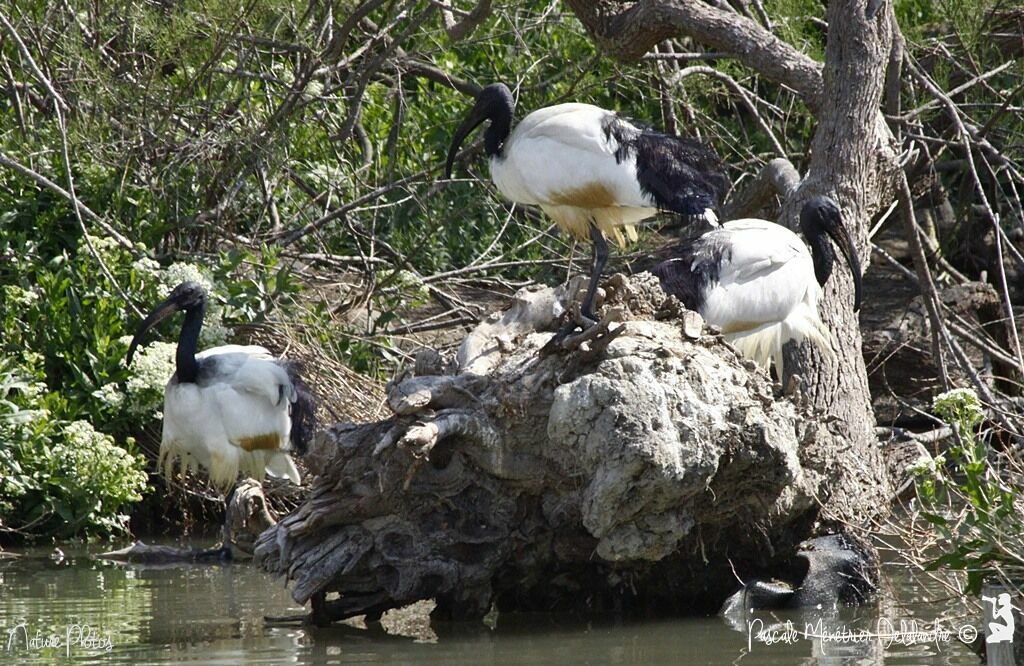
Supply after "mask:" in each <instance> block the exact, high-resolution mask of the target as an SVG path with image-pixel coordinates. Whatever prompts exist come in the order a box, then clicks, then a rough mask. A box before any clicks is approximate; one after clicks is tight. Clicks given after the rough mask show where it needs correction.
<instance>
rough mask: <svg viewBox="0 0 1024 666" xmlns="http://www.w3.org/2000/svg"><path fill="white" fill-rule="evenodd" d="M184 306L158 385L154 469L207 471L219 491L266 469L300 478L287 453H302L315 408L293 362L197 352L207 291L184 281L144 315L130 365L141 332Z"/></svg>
mask: <svg viewBox="0 0 1024 666" xmlns="http://www.w3.org/2000/svg"><path fill="white" fill-rule="evenodd" d="M178 310H184V311H185V320H184V322H183V323H182V326H181V333H180V335H179V336H178V347H177V351H176V354H175V366H176V369H175V372H174V374H173V375H172V376H171V378H170V380H169V381H168V382H167V386H166V387H165V389H164V424H163V437H162V438H161V442H160V455H159V459H158V463H157V465H158V467H160V468H161V469H162V470H163V472H164V474H165V475H168V476H169V475H170V473H171V471H172V469H173V467H174V463H175V461H176V460H179V459H180V460H181V467H182V468H183V469H184V470H186V471H194V470H195V469H196V468H198V467H199V466H202V467H204V468H206V469H207V471H208V472H209V475H210V481H211V482H212V483H213V484H214V486H216V487H217V488H219V489H221V490H225V491H226V490H227V489H228V488H230V487H231V486H232V485H233V484H234V483H235V479H236V478H237V476H238V473H239V471H241V472H243V473H244V474H246V475H248V476H252V477H254V478H256V479H258V480H262V479H263V477H264V473H265V472H270V473H271V474H273V475H274V476H279V477H288V478H289V479H291V480H292V481H293V482H294V483H299V473H298V470H296V469H295V463H294V462H293V461H292V459H291V457H290V456H289V452H290V451H298V452H299V453H304V452H305V450H306V446H307V444H308V441H309V438H310V437H311V435H312V434H313V428H314V423H315V416H314V415H315V406H314V404H313V399H312V396H311V395H310V394H309V392H308V390H307V389H306V387H305V385H304V384H303V383H302V380H301V379H300V378H299V376H298V371H297V369H296V366H295V364H293V363H291V362H289V361H286V360H284V359H277V358H274V357H273V356H272V355H271V354H270V352H268V351H267V350H266V349H264V348H263V347H258V346H242V345H224V346H221V347H214V348H213V349H207V350H206V351H203V352H201V353H198V354H197V353H196V347H197V345H198V341H199V331H200V329H201V328H202V325H203V315H204V314H205V313H206V292H205V291H204V290H203V288H202V287H201V286H200V285H198V284H197V283H195V282H183V283H182V284H179V285H178V286H177V287H175V288H174V290H173V291H172V292H171V294H170V296H168V297H167V299H166V300H165V301H163V302H162V303H160V304H159V305H158V306H156V308H155V309H154V310H153V311H152V312H151V313H150V314H149V316H147V317H146V318H145V319H144V320H143V321H142V323H141V324H139V328H138V330H137V331H136V332H135V337H134V338H133V339H132V341H131V344H130V345H129V347H128V360H127V363H128V364H129V365H130V364H131V362H132V357H133V356H134V354H135V349H136V348H137V347H138V345H139V343H140V342H141V340H142V337H143V336H144V335H145V334H146V332H147V331H148V330H149V329H151V328H152V327H153V326H155V325H157V324H158V323H159V322H160V321H162V320H163V319H165V318H167V317H168V316H170V315H172V314H173V313H175V312H177V311H178Z"/></svg>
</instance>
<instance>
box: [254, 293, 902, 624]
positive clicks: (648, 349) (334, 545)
mask: <svg viewBox="0 0 1024 666" xmlns="http://www.w3.org/2000/svg"><path fill="white" fill-rule="evenodd" d="M606 290H607V293H606V299H605V301H606V302H605V311H606V312H607V313H609V314H610V316H607V317H606V319H605V320H604V323H603V324H600V325H598V326H595V327H593V328H588V329H587V330H585V331H583V332H582V333H579V334H576V336H575V337H572V338H570V337H564V338H562V339H561V340H560V342H559V347H560V348H559V349H558V350H557V353H550V354H540V353H539V352H540V350H541V349H543V348H544V347H545V345H548V344H549V343H550V341H551V339H552V337H554V336H555V335H556V329H557V328H558V325H559V320H560V318H561V317H562V315H563V314H564V313H565V312H567V311H569V304H568V301H569V300H570V298H569V297H568V296H567V294H574V293H576V291H575V285H573V284H570V285H569V286H568V287H567V288H565V289H559V290H552V289H541V290H532V291H530V290H524V291H522V292H520V293H519V294H518V295H517V297H516V300H515V302H514V303H513V305H512V306H511V307H510V308H509V310H507V311H506V312H505V313H503V314H502V315H500V316H494V317H492V318H491V319H490V320H489V321H487V322H485V323H483V324H481V325H480V326H478V327H477V328H476V329H475V330H474V331H473V332H472V333H470V335H469V336H468V337H467V338H466V340H465V341H464V343H463V345H462V347H461V348H460V350H459V352H458V354H457V355H456V359H455V362H454V364H448V363H446V362H444V360H443V359H440V358H439V357H437V355H431V358H426V356H424V358H423V359H422V362H420V359H418V360H417V364H416V366H417V370H419V371H420V372H425V373H426V374H416V373H412V375H411V376H405V377H401V378H399V379H397V380H396V381H394V382H392V385H391V386H390V387H389V391H388V404H389V406H390V407H391V409H392V411H393V412H394V415H393V416H392V417H391V418H389V419H386V420H384V421H380V422H377V423H367V424H361V425H359V424H350V423H341V424H337V425H335V426H334V427H332V428H330V429H329V430H328V431H326V432H325V433H323V434H322V435H321V437H320V438H319V439H318V441H317V442H316V444H315V445H314V447H313V450H312V451H311V452H310V454H309V455H307V458H306V460H307V463H308V465H309V468H310V469H311V470H312V471H313V473H314V474H316V475H317V476H316V478H315V480H314V481H313V484H312V488H311V490H310V492H309V496H308V497H307V499H306V501H305V502H304V503H303V504H302V505H300V506H299V507H298V508H297V509H296V510H295V511H293V512H292V513H291V514H289V515H287V516H285V517H284V518H283V519H281V521H280V522H279V523H278V524H277V525H276V526H274V527H272V528H270V529H268V530H267V531H266V532H264V533H263V534H262V535H261V536H260V538H259V541H258V543H257V546H256V560H257V562H258V563H259V564H260V565H261V566H263V567H264V568H265V569H266V570H267V571H270V572H274V573H276V574H278V575H281V576H284V577H286V578H287V579H289V580H290V581H291V582H292V595H293V597H294V598H295V600H296V601H298V602H299V603H305V602H307V601H311V600H312V602H313V613H312V615H311V616H309V617H308V618H306V619H308V620H309V621H312V622H314V623H324V622H331V621H336V620H338V619H342V618H345V617H351V616H353V615H360V614H367V615H369V616H370V617H374V616H378V615H379V614H380V613H382V612H384V611H385V610H387V609H389V608H394V607H397V606H402V605H405V604H409V603H412V602H414V601H417V600H420V599H434V600H436V602H437V609H436V610H435V613H436V614H439V615H441V616H444V617H451V618H457V617H481V616H483V615H484V614H485V613H487V612H488V610H489V609H490V608H491V607H492V605H497V607H498V608H499V609H501V610H505V609H513V608H514V609H546V610H552V609H560V608H561V609H589V610H608V609H618V610H629V609H647V610H651V609H661V610H666V611H677V612H680V611H693V610H710V609H715V608H717V606H718V605H719V604H720V603H721V602H722V600H723V599H725V597H726V596H728V595H729V594H730V593H731V592H733V591H734V589H735V586H736V582H735V577H734V573H733V571H734V568H735V569H736V570H738V571H740V572H741V573H742V574H744V575H754V574H756V573H758V572H759V571H762V570H763V568H764V567H766V566H768V565H770V564H771V563H772V562H773V561H774V560H775V559H777V558H783V557H785V555H786V554H788V553H791V552H792V550H793V548H795V545H796V544H797V543H798V542H800V541H801V540H803V539H805V538H807V537H808V536H810V535H811V532H812V530H811V526H812V525H814V523H815V521H816V520H818V519H819V518H820V516H821V512H820V510H821V506H820V504H819V501H825V502H826V510H828V511H831V512H832V513H834V514H836V515H837V516H838V517H839V518H847V519H849V518H854V517H858V518H862V517H864V516H867V515H870V514H871V513H872V511H875V510H878V508H879V507H869V506H859V505H857V504H856V501H855V500H854V501H850V500H849V498H848V497H847V495H846V493H845V492H844V489H843V488H837V487H835V486H834V480H835V479H837V478H839V474H838V472H837V470H836V469H834V467H833V466H832V465H831V463H830V462H829V461H830V460H832V459H833V458H834V456H833V455H832V451H834V450H835V449H836V448H838V447H841V446H844V445H845V444H844V443H843V431H842V423H838V422H835V421H832V420H828V419H825V420H822V419H819V418H817V417H816V416H814V415H812V414H809V413H808V412H807V411H806V410H805V409H804V408H802V407H798V406H797V405H794V404H793V403H792V402H791V401H789V400H787V399H779V400H777V399H776V398H775V397H774V396H773V392H772V387H771V384H770V382H769V380H768V377H767V375H766V374H765V373H764V372H763V371H760V370H753V371H751V370H750V369H749V364H747V363H744V362H743V361H741V359H739V358H738V357H737V356H736V355H735V353H734V352H733V351H732V350H731V349H729V348H728V347H726V346H725V345H723V344H721V343H720V341H718V339H717V338H715V337H714V336H709V335H701V334H700V333H699V331H698V332H697V333H694V331H693V325H692V321H691V322H690V324H689V329H688V332H687V333H685V334H684V332H683V330H682V328H683V326H684V321H685V317H684V316H683V315H684V313H680V316H679V317H676V318H671V319H666V320H664V321H653V318H654V315H655V313H656V312H658V311H659V310H664V309H665V308H663V307H662V306H663V305H664V301H665V297H664V295H663V294H662V293H661V291H660V288H659V287H658V284H657V280H656V279H654V278H653V277H652V276H638V277H634V278H632V279H628V280H627V279H625V278H624V277H617V278H613V279H612V280H609V281H608V283H606ZM691 319H692V318H691ZM594 329H596V330H594ZM695 336H696V338H695ZM446 366H447V367H450V368H453V370H450V371H449V373H448V374H444V368H445V367H446ZM867 474H868V477H867V478H868V482H870V474H871V470H867ZM878 478H880V479H881V478H884V472H883V473H882V474H879V475H878ZM864 496H865V495H864V494H861V493H850V497H854V498H858V497H864ZM331 592H337V593H339V594H340V598H338V599H331V600H328V599H327V597H326V595H327V594H328V593H331Z"/></svg>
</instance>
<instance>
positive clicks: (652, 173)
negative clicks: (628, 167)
mask: <svg viewBox="0 0 1024 666" xmlns="http://www.w3.org/2000/svg"><path fill="white" fill-rule="evenodd" d="M636 170H637V180H638V181H639V183H640V189H641V190H643V191H644V192H645V193H647V194H649V195H650V196H651V197H653V198H654V200H655V202H657V204H658V207H659V208H662V209H663V210H667V211H671V212H673V213H677V214H679V215H684V216H690V217H693V216H703V215H704V212H705V211H707V210H711V211H713V212H715V214H716V215H717V214H718V212H719V208H720V206H721V203H722V199H723V198H724V197H725V193H726V191H727V190H728V189H729V180H728V178H727V177H726V175H725V164H724V163H723V162H722V160H721V158H719V156H718V154H717V153H716V152H715V151H714V150H713V149H711V148H710V147H709V146H708V145H706V144H705V143H703V142H701V141H699V140H697V139H690V138H684V137H678V136H673V135H671V134H664V133H662V132H658V131H655V130H652V129H646V130H644V131H642V132H640V134H639V135H638V136H637V139H636Z"/></svg>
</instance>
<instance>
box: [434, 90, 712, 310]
mask: <svg viewBox="0 0 1024 666" xmlns="http://www.w3.org/2000/svg"><path fill="white" fill-rule="evenodd" d="M514 110H515V103H514V101H513V99H512V92H511V91H510V90H509V89H508V87H506V86H505V85H504V84H501V83H495V84H492V85H489V86H487V87H486V88H484V89H483V90H482V91H481V92H480V93H479V95H477V98H476V104H475V105H474V106H473V108H472V109H471V110H470V112H469V114H468V115H467V116H466V118H465V119H464V120H463V121H462V124H461V125H459V127H458V129H456V130H455V135H454V136H453V137H452V144H451V147H450V148H449V150H448V159H447V161H446V163H445V177H446V178H450V177H451V173H452V165H453V163H454V161H455V156H456V154H457V153H458V151H459V147H460V146H461V145H462V142H463V141H464V140H465V139H466V137H467V136H468V135H469V133H470V132H472V131H473V130H474V129H475V128H476V127H477V126H478V125H480V124H481V123H483V122H484V121H487V120H489V121H490V126H489V127H488V128H487V129H486V131H485V132H484V149H485V150H486V152H487V155H488V157H489V158H490V166H491V179H492V180H493V181H494V184H495V185H496V186H497V188H498V191H499V192H501V193H502V194H503V195H504V196H506V197H508V198H509V199H511V200H512V201H515V202H517V203H522V204H532V205H536V206H540V207H541V209H542V210H543V211H544V212H545V213H547V215H548V216H549V217H550V218H551V219H552V220H554V221H555V223H556V224H558V226H559V227H561V228H562V229H563V230H565V231H566V232H568V233H569V234H571V235H572V236H574V237H575V238H577V239H579V240H586V239H588V238H589V239H590V240H591V241H593V244H594V249H593V264H592V269H591V275H590V284H589V285H588V288H587V294H586V297H585V299H584V302H583V306H582V308H581V313H582V314H583V316H584V317H586V318H588V319H590V320H592V321H593V320H595V319H596V317H595V316H594V311H593V304H594V295H595V293H596V291H597V283H598V280H599V278H600V275H601V270H602V269H603V268H604V264H605V262H606V261H607V259H608V244H607V242H606V240H605V237H606V236H611V237H612V238H613V239H614V240H615V242H616V243H618V245H619V246H620V247H624V246H625V243H626V238H628V239H629V240H636V230H635V229H634V227H633V225H635V224H637V223H638V222H640V221H642V220H644V219H647V218H649V217H651V216H653V215H655V214H656V213H658V212H659V211H667V212H671V213H676V214H679V215H682V216H686V217H688V218H690V217H703V218H704V219H705V220H707V221H708V222H709V223H711V224H715V223H717V221H718V218H717V215H716V212H715V211H716V209H717V207H718V204H719V202H720V200H721V198H722V195H723V194H724V193H725V190H726V189H727V186H728V183H727V181H726V178H725V175H724V174H723V173H722V163H721V161H720V160H719V158H718V156H717V155H716V154H715V153H714V151H712V150H711V149H709V148H708V147H707V146H705V145H704V144H702V143H701V142H699V141H696V140H694V139H685V138H680V137H677V136H673V135H671V134H665V133H662V132H658V131H656V130H653V129H650V128H648V127H643V126H641V125H638V124H636V123H634V122H632V121H630V120H628V119H626V118H623V117H622V116H619V115H618V114H616V113H614V112H612V111H606V110H605V109H602V108H600V107H597V106H592V105H590V104H557V105H555V106H548V107H545V108H542V109H538V110H536V111H534V112H532V113H530V114H529V115H527V116H526V117H525V118H523V119H522V121H520V122H519V124H518V125H516V126H515V129H513V128H512V115H513V112H514ZM623 234H625V235H623Z"/></svg>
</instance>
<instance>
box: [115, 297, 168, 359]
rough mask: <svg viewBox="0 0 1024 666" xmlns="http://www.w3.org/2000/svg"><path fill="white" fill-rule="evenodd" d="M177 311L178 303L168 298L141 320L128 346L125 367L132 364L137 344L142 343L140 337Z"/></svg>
mask: <svg viewBox="0 0 1024 666" xmlns="http://www.w3.org/2000/svg"><path fill="white" fill-rule="evenodd" d="M179 309H180V308H179V306H178V303H177V302H176V301H175V300H174V299H171V298H168V299H167V300H165V301H164V302H162V303H160V305H158V306H156V308H154V310H153V311H152V312H150V313H149V316H147V317H146V318H145V319H143V320H142V323H140V324H139V327H138V328H137V329H135V337H133V338H132V342H131V344H130V345H128V356H127V361H125V365H126V366H127V365H131V364H132V358H133V357H134V356H135V350H136V348H138V346H139V343H141V342H142V337H143V336H144V335H146V332H147V331H149V329H151V328H153V327H154V326H156V325H157V324H159V323H160V322H162V321H163V320H164V319H167V318H168V317H170V316H171V315H172V314H174V313H175V312H177V311H178V310H179Z"/></svg>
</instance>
